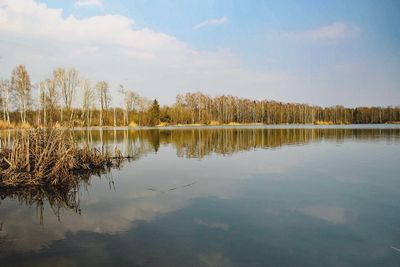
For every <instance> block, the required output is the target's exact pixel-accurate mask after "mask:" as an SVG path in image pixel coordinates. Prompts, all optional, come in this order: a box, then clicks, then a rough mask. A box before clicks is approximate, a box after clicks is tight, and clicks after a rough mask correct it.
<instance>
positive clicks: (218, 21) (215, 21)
mask: <svg viewBox="0 0 400 267" xmlns="http://www.w3.org/2000/svg"><path fill="white" fill-rule="evenodd" d="M228 21H229V20H228V17H226V16H223V17H222V18H219V19H209V20H205V21H203V22H200V23H199V24H196V25H194V26H193V30H198V29H201V28H204V27H208V26H213V25H221V24H225V23H228Z"/></svg>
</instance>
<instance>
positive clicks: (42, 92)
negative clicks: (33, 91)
mask: <svg viewBox="0 0 400 267" xmlns="http://www.w3.org/2000/svg"><path fill="white" fill-rule="evenodd" d="M58 98H59V93H58V91H57V86H56V81H55V80H54V79H53V78H49V79H46V80H44V81H42V82H40V83H39V101H40V102H39V104H40V108H41V110H42V114H43V123H44V124H45V125H48V124H50V125H51V126H52V125H53V117H54V114H55V111H56V109H57V103H58Z"/></svg>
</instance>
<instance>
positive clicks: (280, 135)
mask: <svg viewBox="0 0 400 267" xmlns="http://www.w3.org/2000/svg"><path fill="white" fill-rule="evenodd" d="M160 136H162V137H163V138H161V142H165V143H171V144H173V145H174V146H175V148H176V151H177V155H178V156H183V157H188V158H192V157H194V158H202V157H204V156H206V155H209V154H210V153H217V154H222V155H230V154H233V153H236V152H239V151H246V150H252V149H257V148H278V147H281V146H286V145H301V144H306V143H310V142H317V141H323V140H329V141H334V142H343V141H345V140H346V139H354V140H363V141H367V140H375V139H384V140H400V139H399V137H400V129H313V128H302V129H301V128H282V129H265V128H264V129H262V128H253V129H250V128H223V129H200V128H198V129H189V130H176V131H160Z"/></svg>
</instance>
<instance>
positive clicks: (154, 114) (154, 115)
mask: <svg viewBox="0 0 400 267" xmlns="http://www.w3.org/2000/svg"><path fill="white" fill-rule="evenodd" d="M159 122H160V105H159V104H158V101H157V99H154V101H153V104H152V105H151V107H150V110H149V125H150V126H154V125H157V124H159Z"/></svg>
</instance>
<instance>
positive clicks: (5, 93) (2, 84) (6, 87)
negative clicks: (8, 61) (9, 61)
mask: <svg viewBox="0 0 400 267" xmlns="http://www.w3.org/2000/svg"><path fill="white" fill-rule="evenodd" d="M10 91H11V84H10V82H9V81H7V80H2V81H0V97H1V106H2V109H3V121H7V123H8V124H10Z"/></svg>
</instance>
